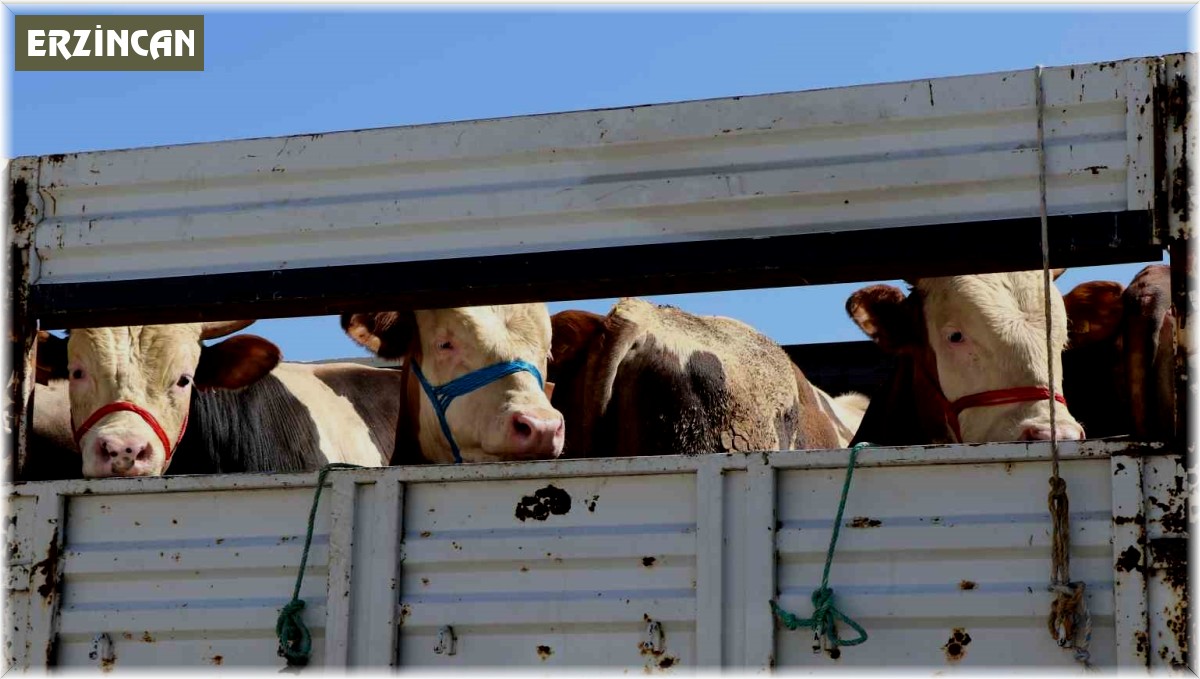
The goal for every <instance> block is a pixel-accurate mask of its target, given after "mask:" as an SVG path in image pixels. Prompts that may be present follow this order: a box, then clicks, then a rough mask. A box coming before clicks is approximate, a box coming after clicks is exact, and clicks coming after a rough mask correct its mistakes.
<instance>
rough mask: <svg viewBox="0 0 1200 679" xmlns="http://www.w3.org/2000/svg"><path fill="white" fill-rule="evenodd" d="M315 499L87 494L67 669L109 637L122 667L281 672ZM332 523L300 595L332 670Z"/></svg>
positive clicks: (62, 644) (67, 589)
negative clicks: (286, 616)
mask: <svg viewBox="0 0 1200 679" xmlns="http://www.w3.org/2000/svg"><path fill="white" fill-rule="evenodd" d="M311 501H312V491H311V489H308V488H303V489H277V490H238V491H217V492H193V493H165V494H132V495H83V496H76V497H72V498H71V499H70V501H69V502H68V509H67V540H66V548H65V557H64V558H65V564H64V579H63V600H62V611H61V622H60V626H59V628H58V635H59V638H58V662H59V664H60V665H67V666H80V665H84V666H88V665H90V666H98V664H99V663H98V661H97V660H96V659H92V658H89V657H88V654H89V653H90V652H91V650H92V640H93V638H94V637H95V635H97V634H99V633H107V634H108V635H109V637H110V638H111V639H112V642H113V646H114V650H115V655H116V659H115V662H114V663H113V666H114V667H118V668H119V667H145V666H154V665H160V666H161V665H183V666H190V667H206V666H207V667H216V666H224V665H233V666H237V665H263V664H267V665H271V664H275V663H277V662H278V663H281V662H282V661H281V660H280V659H278V658H277V657H275V646H276V641H275V620H276V617H277V615H278V611H279V608H280V607H281V606H282V605H283V604H284V603H286V602H287V601H288V599H289V598H290V597H291V592H292V587H293V586H294V583H295V578H296V570H297V568H298V566H299V564H300V555H301V549H302V547H303V542H304V531H305V527H306V521H307V518H308V512H307V508H308V505H309V503H310V502H311ZM328 526H329V521H328V512H322V513H321V515H319V516H318V519H317V523H316V527H315V529H314V533H313V548H312V551H311V553H310V555H309V561H308V570H307V574H306V577H305V581H304V588H303V589H302V590H301V595H302V596H303V597H304V598H305V600H306V602H307V607H306V609H305V611H304V614H303V615H304V619H305V621H306V622H307V624H308V625H309V628H310V629H311V631H312V633H313V638H314V643H313V648H314V651H315V657H314V662H316V663H320V662H322V655H323V654H322V646H323V643H322V640H323V627H324V625H323V621H324V619H325V611H324V608H325V598H326V596H325V595H326V592H325V587H326V575H327V572H328V568H327V564H328V541H329V529H328Z"/></svg>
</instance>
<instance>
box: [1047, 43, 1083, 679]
mask: <svg viewBox="0 0 1200 679" xmlns="http://www.w3.org/2000/svg"><path fill="white" fill-rule="evenodd" d="M1033 76H1034V77H1033V83H1034V88H1035V101H1036V103H1037V144H1038V154H1037V158H1038V194H1039V195H1038V200H1039V208H1040V211H1041V227H1042V233H1041V236H1042V292H1043V305H1044V309H1045V313H1046V371H1047V372H1046V375H1047V378H1048V381H1049V384H1050V386H1051V392H1050V395H1049V396H1048V399H1049V403H1050V460H1051V475H1050V493H1049V495H1048V496H1047V503H1048V505H1049V510H1050V529H1051V535H1052V541H1051V547H1050V591H1051V592H1054V593H1055V598H1054V601H1053V602H1052V603H1051V604H1050V617H1049V619H1048V620H1047V625H1048V626H1049V628H1050V636H1051V638H1053V639H1054V640H1055V641H1056V642H1058V645H1059V646H1061V647H1063V648H1071V649H1074V651H1075V659H1076V660H1077V661H1079V662H1080V663H1082V664H1083V666H1084V667H1090V666H1091V665H1090V664H1089V660H1090V657H1091V655H1090V653H1089V652H1088V646H1089V645H1090V644H1091V641H1092V616H1091V614H1090V613H1089V612H1088V609H1087V596H1086V586H1085V585H1084V583H1083V582H1082V581H1080V582H1072V581H1071V513H1070V508H1071V503H1070V500H1069V498H1068V497H1067V482H1066V479H1063V478H1062V476H1060V475H1059V455H1058V425H1057V423H1056V421H1055V420H1056V418H1055V415H1056V413H1055V405H1054V399H1053V396H1054V392H1053V387H1054V347H1053V342H1052V338H1051V332H1050V331H1051V328H1052V327H1053V326H1052V325H1051V321H1052V316H1051V312H1050V236H1049V230H1050V227H1049V219H1048V217H1047V215H1048V210H1047V208H1046V130H1045V110H1046V91H1045V87H1044V86H1043V83H1042V67H1041V66H1037V67H1035V68H1034V73H1033Z"/></svg>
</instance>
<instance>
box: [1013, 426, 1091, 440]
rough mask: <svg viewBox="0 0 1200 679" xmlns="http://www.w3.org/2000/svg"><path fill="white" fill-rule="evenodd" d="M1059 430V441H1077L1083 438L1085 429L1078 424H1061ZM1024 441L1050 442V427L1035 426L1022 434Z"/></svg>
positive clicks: (1026, 429) (1026, 428) (1057, 427)
mask: <svg viewBox="0 0 1200 679" xmlns="http://www.w3.org/2000/svg"><path fill="white" fill-rule="evenodd" d="M1055 429H1057V430H1058V440H1059V441H1077V440H1079V439H1081V438H1083V427H1082V426H1080V425H1078V424H1059V425H1057V426H1056V427H1055ZM1021 440H1022V441H1049V440H1050V425H1049V424H1033V425H1030V426H1028V427H1025V429H1024V430H1023V431H1022V432H1021Z"/></svg>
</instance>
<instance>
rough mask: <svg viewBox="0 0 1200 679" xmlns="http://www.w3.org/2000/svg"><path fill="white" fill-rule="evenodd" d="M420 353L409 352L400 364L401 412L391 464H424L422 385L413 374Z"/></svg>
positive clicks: (397, 420) (398, 415)
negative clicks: (422, 447) (414, 364)
mask: <svg viewBox="0 0 1200 679" xmlns="http://www.w3.org/2000/svg"><path fill="white" fill-rule="evenodd" d="M419 360H420V355H419V354H414V353H411V352H410V353H408V354H406V355H405V356H404V358H403V363H402V364H401V365H400V412H399V413H398V414H397V416H396V443H395V447H394V448H393V450H392V458H391V461H390V464H393V465H397V464H422V463H424V462H426V461H427V460H426V459H425V456H424V455H423V454H422V451H421V438H420V435H421V401H420V399H421V394H420V391H419V389H420V385H419V384H417V380H416V379H414V378H413V376H412V364H413V361H419Z"/></svg>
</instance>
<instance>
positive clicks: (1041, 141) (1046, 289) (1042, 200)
mask: <svg viewBox="0 0 1200 679" xmlns="http://www.w3.org/2000/svg"><path fill="white" fill-rule="evenodd" d="M1034 84H1035V86H1036V87H1037V145H1038V149H1037V150H1038V202H1039V207H1040V208H1041V215H1042V293H1043V300H1042V301H1043V304H1044V306H1045V311H1046V377H1047V379H1048V380H1049V384H1048V385H1047V386H1049V387H1050V396H1049V397H1048V398H1049V403H1050V449H1051V459H1052V460H1053V464H1054V478H1058V425H1057V423H1056V421H1055V407H1054V391H1055V389H1054V346H1053V342H1052V341H1051V336H1050V335H1051V333H1050V329H1051V325H1050V322H1051V314H1050V225H1049V219H1048V218H1047V216H1046V212H1047V210H1046V126H1045V122H1044V119H1045V110H1046V92H1045V89H1044V88H1043V86H1042V67H1041V66H1037V67H1036V69H1035V71H1034Z"/></svg>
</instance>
